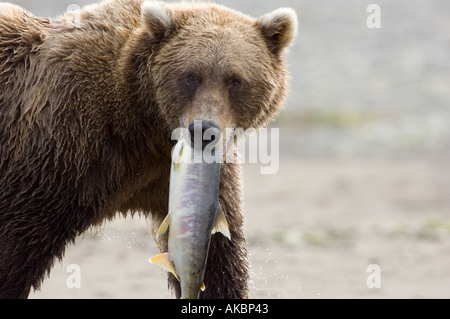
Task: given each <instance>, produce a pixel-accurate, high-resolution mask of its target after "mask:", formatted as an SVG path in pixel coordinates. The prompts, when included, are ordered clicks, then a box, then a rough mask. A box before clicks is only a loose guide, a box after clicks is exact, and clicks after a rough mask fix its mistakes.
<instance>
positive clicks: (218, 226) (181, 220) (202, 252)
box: [150, 139, 231, 299]
mask: <svg viewBox="0 0 450 319" xmlns="http://www.w3.org/2000/svg"><path fill="white" fill-rule="evenodd" d="M194 152H201V150H197V149H195V148H193V147H191V145H190V143H188V142H187V141H186V140H184V139H181V140H180V141H179V142H178V143H177V145H176V146H175V148H174V152H173V155H172V167H171V172H170V193H169V213H168V214H167V216H166V218H165V219H164V221H163V222H162V224H161V226H160V228H159V231H158V237H159V236H161V235H162V234H164V233H165V232H166V231H167V229H168V228H169V239H168V240H169V242H168V246H169V251H168V252H167V253H164V254H161V255H158V256H155V257H153V258H151V259H150V261H151V262H152V263H154V264H158V265H159V266H161V267H162V268H164V269H165V270H167V271H169V272H171V273H172V274H173V275H174V276H175V277H176V278H177V279H178V280H179V281H180V285H181V298H182V299H197V298H198V297H199V295H200V290H204V289H205V286H204V284H203V277H204V273H205V268H206V261H207V258H208V251H209V245H210V242H211V234H214V233H216V232H221V233H223V234H224V236H226V237H227V238H228V239H230V238H231V237H230V231H229V229H228V223H227V220H226V218H225V216H224V214H223V212H222V210H221V208H220V204H219V180H220V166H221V164H220V163H216V162H213V163H211V164H208V163H205V162H202V163H194V162H193V161H192V158H193V157H192V156H193V154H194Z"/></svg>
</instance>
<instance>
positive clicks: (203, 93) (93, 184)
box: [0, 0, 295, 298]
mask: <svg viewBox="0 0 450 319" xmlns="http://www.w3.org/2000/svg"><path fill="white" fill-rule="evenodd" d="M142 2H143V1H142V0H109V1H105V2H103V3H101V4H97V5H92V6H88V7H86V8H84V9H83V10H82V12H81V16H79V21H78V20H77V18H78V17H77V16H76V14H75V13H74V12H70V13H67V14H65V15H63V16H61V17H58V18H55V19H43V18H37V17H35V16H33V15H32V14H31V13H28V12H26V11H24V10H23V9H21V8H19V7H17V6H13V5H9V4H0V158H1V163H0V298H1V297H3V298H20V297H22V298H25V297H27V296H28V293H29V291H30V288H31V287H34V288H35V289H39V286H40V284H41V282H42V280H43V279H44V277H45V275H46V273H48V272H49V271H50V269H51V267H52V265H53V263H54V262H55V259H61V258H62V257H63V255H64V250H65V247H66V246H67V245H68V244H70V243H72V242H73V241H74V239H75V238H76V237H77V236H78V235H80V234H82V233H83V232H84V231H86V230H87V229H88V228H89V227H91V226H93V225H98V224H100V223H102V222H103V221H104V220H105V219H110V218H113V217H114V216H115V215H116V213H117V212H120V213H122V214H124V215H126V214H130V213H131V214H132V213H134V212H142V213H143V214H144V215H145V216H152V218H153V221H154V223H155V225H159V223H160V222H161V221H162V219H163V218H164V216H165V215H166V214H167V207H168V186H169V171H170V154H171V153H170V152H171V148H172V146H173V145H174V141H172V140H171V133H172V130H173V129H174V128H176V127H178V126H179V125H180V119H182V121H181V122H185V123H183V124H184V125H185V126H186V125H189V123H190V121H192V120H193V119H195V118H200V119H212V120H214V121H216V122H217V123H219V124H220V126H221V128H223V129H224V128H225V127H228V126H235V127H242V128H244V129H246V128H248V127H261V126H263V125H265V124H267V123H268V122H269V121H270V120H271V119H272V118H273V116H274V115H275V114H276V113H277V111H278V109H279V107H280V105H281V104H282V102H283V98H284V95H285V94H286V77H287V74H286V69H285V66H284V63H283V57H282V54H281V53H282V49H283V48H284V47H285V46H287V45H288V44H289V43H290V41H291V39H287V40H286V39H285V38H283V37H289V36H293V33H294V32H295V30H294V29H292V25H286V21H285V19H284V20H283V19H281V20H280V19H278V20H279V21H276V20H277V19H268V18H267V17H266V18H265V20H264V19H260V20H254V19H252V18H250V17H247V16H245V15H242V14H239V13H237V12H235V11H232V10H229V9H226V8H224V7H221V6H217V5H212V4H202V3H194V4H171V5H164V7H165V10H167V12H169V14H170V17H171V24H170V26H167V25H162V24H161V23H159V22H161V21H162V20H158V17H156V18H155V17H147V18H146V17H145V15H144V18H143V19H142V17H141V5H142ZM269 18H270V17H269ZM266 20H267V21H268V20H271V21H270V23H272V24H276V25H275V26H272V27H270V26H271V25H270V24H269V23H267V21H266ZM77 22H80V24H79V25H77ZM291 22H292V21H291ZM283 23H284V25H283ZM289 28H290V29H289ZM277 30H278V31H277ZM287 33H291V34H287ZM288 42H289V43H288ZM189 72H195V73H196V74H198V76H199V77H201V79H200V80H199V83H198V85H196V87H195V88H194V89H192V88H191V87H189V86H187V85H186V83H185V82H183V79H185V75H186V74H187V73H189ZM238 76H239V78H240V79H241V80H242V82H243V86H242V88H241V90H242V91H241V92H240V93H236V92H234V93H233V92H230V90H229V88H228V87H227V83H228V82H227V81H230V80H231V79H232V78H234V77H238ZM244 90H245V91H244ZM242 92H245V93H242ZM222 167H223V168H222V173H221V182H220V189H221V190H220V201H221V205H222V208H223V210H224V212H225V215H226V217H227V219H228V223H229V225H230V231H231V237H232V241H228V240H227V239H226V238H225V237H224V236H221V235H220V234H219V235H217V234H216V235H213V238H212V242H211V249H210V254H209V259H208V265H207V269H206V273H205V284H206V287H207V289H206V291H205V292H204V293H202V297H203V298H245V297H247V294H248V286H247V281H248V278H249V273H248V271H249V270H248V261H247V252H246V248H245V238H244V235H243V232H242V225H243V216H242V199H241V191H240V166H239V165H238V164H224V165H222ZM166 240H167V239H166ZM166 240H163V241H162V242H161V243H160V249H161V250H162V251H165V250H166V249H167V247H166V246H167V242H166ZM149 271H152V270H151V269H149ZM169 282H170V286H171V287H172V288H173V289H174V290H175V292H176V294H177V296H179V284H178V282H177V281H176V280H175V279H174V277H173V276H170V278H169Z"/></svg>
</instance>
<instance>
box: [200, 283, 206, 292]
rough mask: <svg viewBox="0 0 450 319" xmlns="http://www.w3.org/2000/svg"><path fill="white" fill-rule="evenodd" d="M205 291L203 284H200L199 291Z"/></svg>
mask: <svg viewBox="0 0 450 319" xmlns="http://www.w3.org/2000/svg"><path fill="white" fill-rule="evenodd" d="M205 289H206V286H205V283H204V282H202V285H201V286H200V290H201V291H205Z"/></svg>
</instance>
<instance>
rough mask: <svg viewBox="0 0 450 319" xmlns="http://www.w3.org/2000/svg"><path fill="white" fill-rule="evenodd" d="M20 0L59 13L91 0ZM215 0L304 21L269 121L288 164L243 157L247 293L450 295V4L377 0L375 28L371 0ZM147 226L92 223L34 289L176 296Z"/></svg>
mask: <svg viewBox="0 0 450 319" xmlns="http://www.w3.org/2000/svg"><path fill="white" fill-rule="evenodd" d="M11 2H12V3H16V4H19V5H21V6H23V7H24V8H26V9H27V10H29V11H31V12H33V13H34V14H35V15H39V16H45V17H50V16H55V15H58V14H61V13H63V12H64V11H66V10H67V8H68V6H69V5H70V4H76V5H79V6H83V5H85V4H88V3H93V2H95V1H81V0H78V1H74V0H71V1H65V0H33V1H31V0H30V1H27V0H23V1H11ZM213 2H216V3H220V4H224V5H226V6H229V7H231V8H234V9H236V10H239V11H242V12H244V13H247V14H249V15H251V16H254V17H258V16H260V15H263V14H264V13H267V12H270V11H272V10H274V9H277V8H279V7H286V6H288V7H292V8H294V9H295V10H296V11H297V13H298V15H299V21H300V25H299V36H298V38H297V41H296V44H295V46H294V47H292V48H291V49H290V51H289V52H288V53H287V59H288V61H289V70H290V72H291V75H292V82H291V94H290V96H289V99H288V101H287V104H286V108H285V110H283V111H282V112H281V114H280V116H279V118H278V119H277V120H276V122H274V123H273V125H272V126H273V127H277V128H280V157H281V158H280V169H279V171H278V173H277V174H274V175H261V174H260V171H259V168H260V167H259V166H258V165H256V164H255V165H250V164H246V165H244V168H245V171H244V181H245V216H246V225H245V231H246V235H247V238H248V244H249V245H248V249H249V252H250V261H251V264H252V282H251V285H250V286H251V292H250V297H251V298H449V297H450V276H448V272H449V269H450V175H449V165H448V161H449V158H450V156H449V154H450V89H449V88H450V87H449V85H450V63H449V56H450V32H449V31H450V2H448V1H445V0H434V1H423V0H409V1H406V0H398V1H387V0H378V1H376V4H378V5H379V6H380V8H381V28H379V29H370V28H368V27H367V25H366V20H367V18H368V17H369V15H370V14H371V13H368V12H366V9H367V7H368V5H369V4H371V3H373V2H375V1H373V0H371V1H351V0H340V1H332V0H295V1H294V0H278V1H269V0H266V1H261V0H252V1H250V0H245V1H243V0H239V1H238V0H215V1H213ZM150 228H151V227H150V226H149V225H147V222H146V221H145V220H142V219H139V218H137V217H135V218H133V219H132V218H128V219H117V220H115V221H112V222H108V223H106V224H105V225H104V227H102V228H101V229H98V230H92V231H91V232H90V233H87V234H85V235H84V236H83V237H82V238H80V239H79V240H78V241H77V243H76V245H74V246H71V247H69V248H68V249H67V252H66V258H65V259H64V260H63V262H62V263H56V264H55V268H54V270H53V271H52V273H51V275H50V278H49V280H47V281H46V282H45V283H44V285H43V287H42V290H41V291H37V292H35V293H34V294H32V297H33V298H128V297H130V298H172V295H171V294H170V293H169V292H167V284H166V281H165V273H164V272H163V271H161V270H160V269H159V268H158V267H156V266H153V265H150V264H148V262H147V259H148V258H149V257H151V256H153V255H154V254H156V253H157V251H156V245H155V244H154V242H153V239H152V237H151V236H150V235H149V234H148V230H149V229H150ZM70 264H77V265H79V266H80V269H81V276H82V277H81V288H80V289H69V288H68V287H67V284H66V280H67V278H68V277H69V275H70V273H68V272H67V271H66V270H67V266H68V265H70ZM371 264H376V265H378V266H379V269H380V272H379V277H378V279H380V281H379V283H380V284H381V286H380V287H379V288H370V287H371V285H370V282H372V281H371V280H372V279H373V278H374V277H371V276H372V275H378V274H375V273H372V272H371V268H370V267H369V268H368V266H369V265H371ZM367 270H369V272H367ZM368 281H369V285H368Z"/></svg>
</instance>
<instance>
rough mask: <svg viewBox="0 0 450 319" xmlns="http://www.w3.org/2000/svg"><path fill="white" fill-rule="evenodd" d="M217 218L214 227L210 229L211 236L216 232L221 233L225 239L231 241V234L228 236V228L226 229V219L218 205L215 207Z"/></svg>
mask: <svg viewBox="0 0 450 319" xmlns="http://www.w3.org/2000/svg"><path fill="white" fill-rule="evenodd" d="M217 210H218V211H219V212H218V216H217V220H216V225H215V226H214V228H213V229H212V232H211V233H212V234H215V233H217V232H221V233H222V234H223V235H224V236H225V237H226V238H228V239H229V240H231V234H230V228H229V227H228V222H227V218H226V217H225V214H224V213H223V210H222V207H220V204H219V205H218V207H217Z"/></svg>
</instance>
